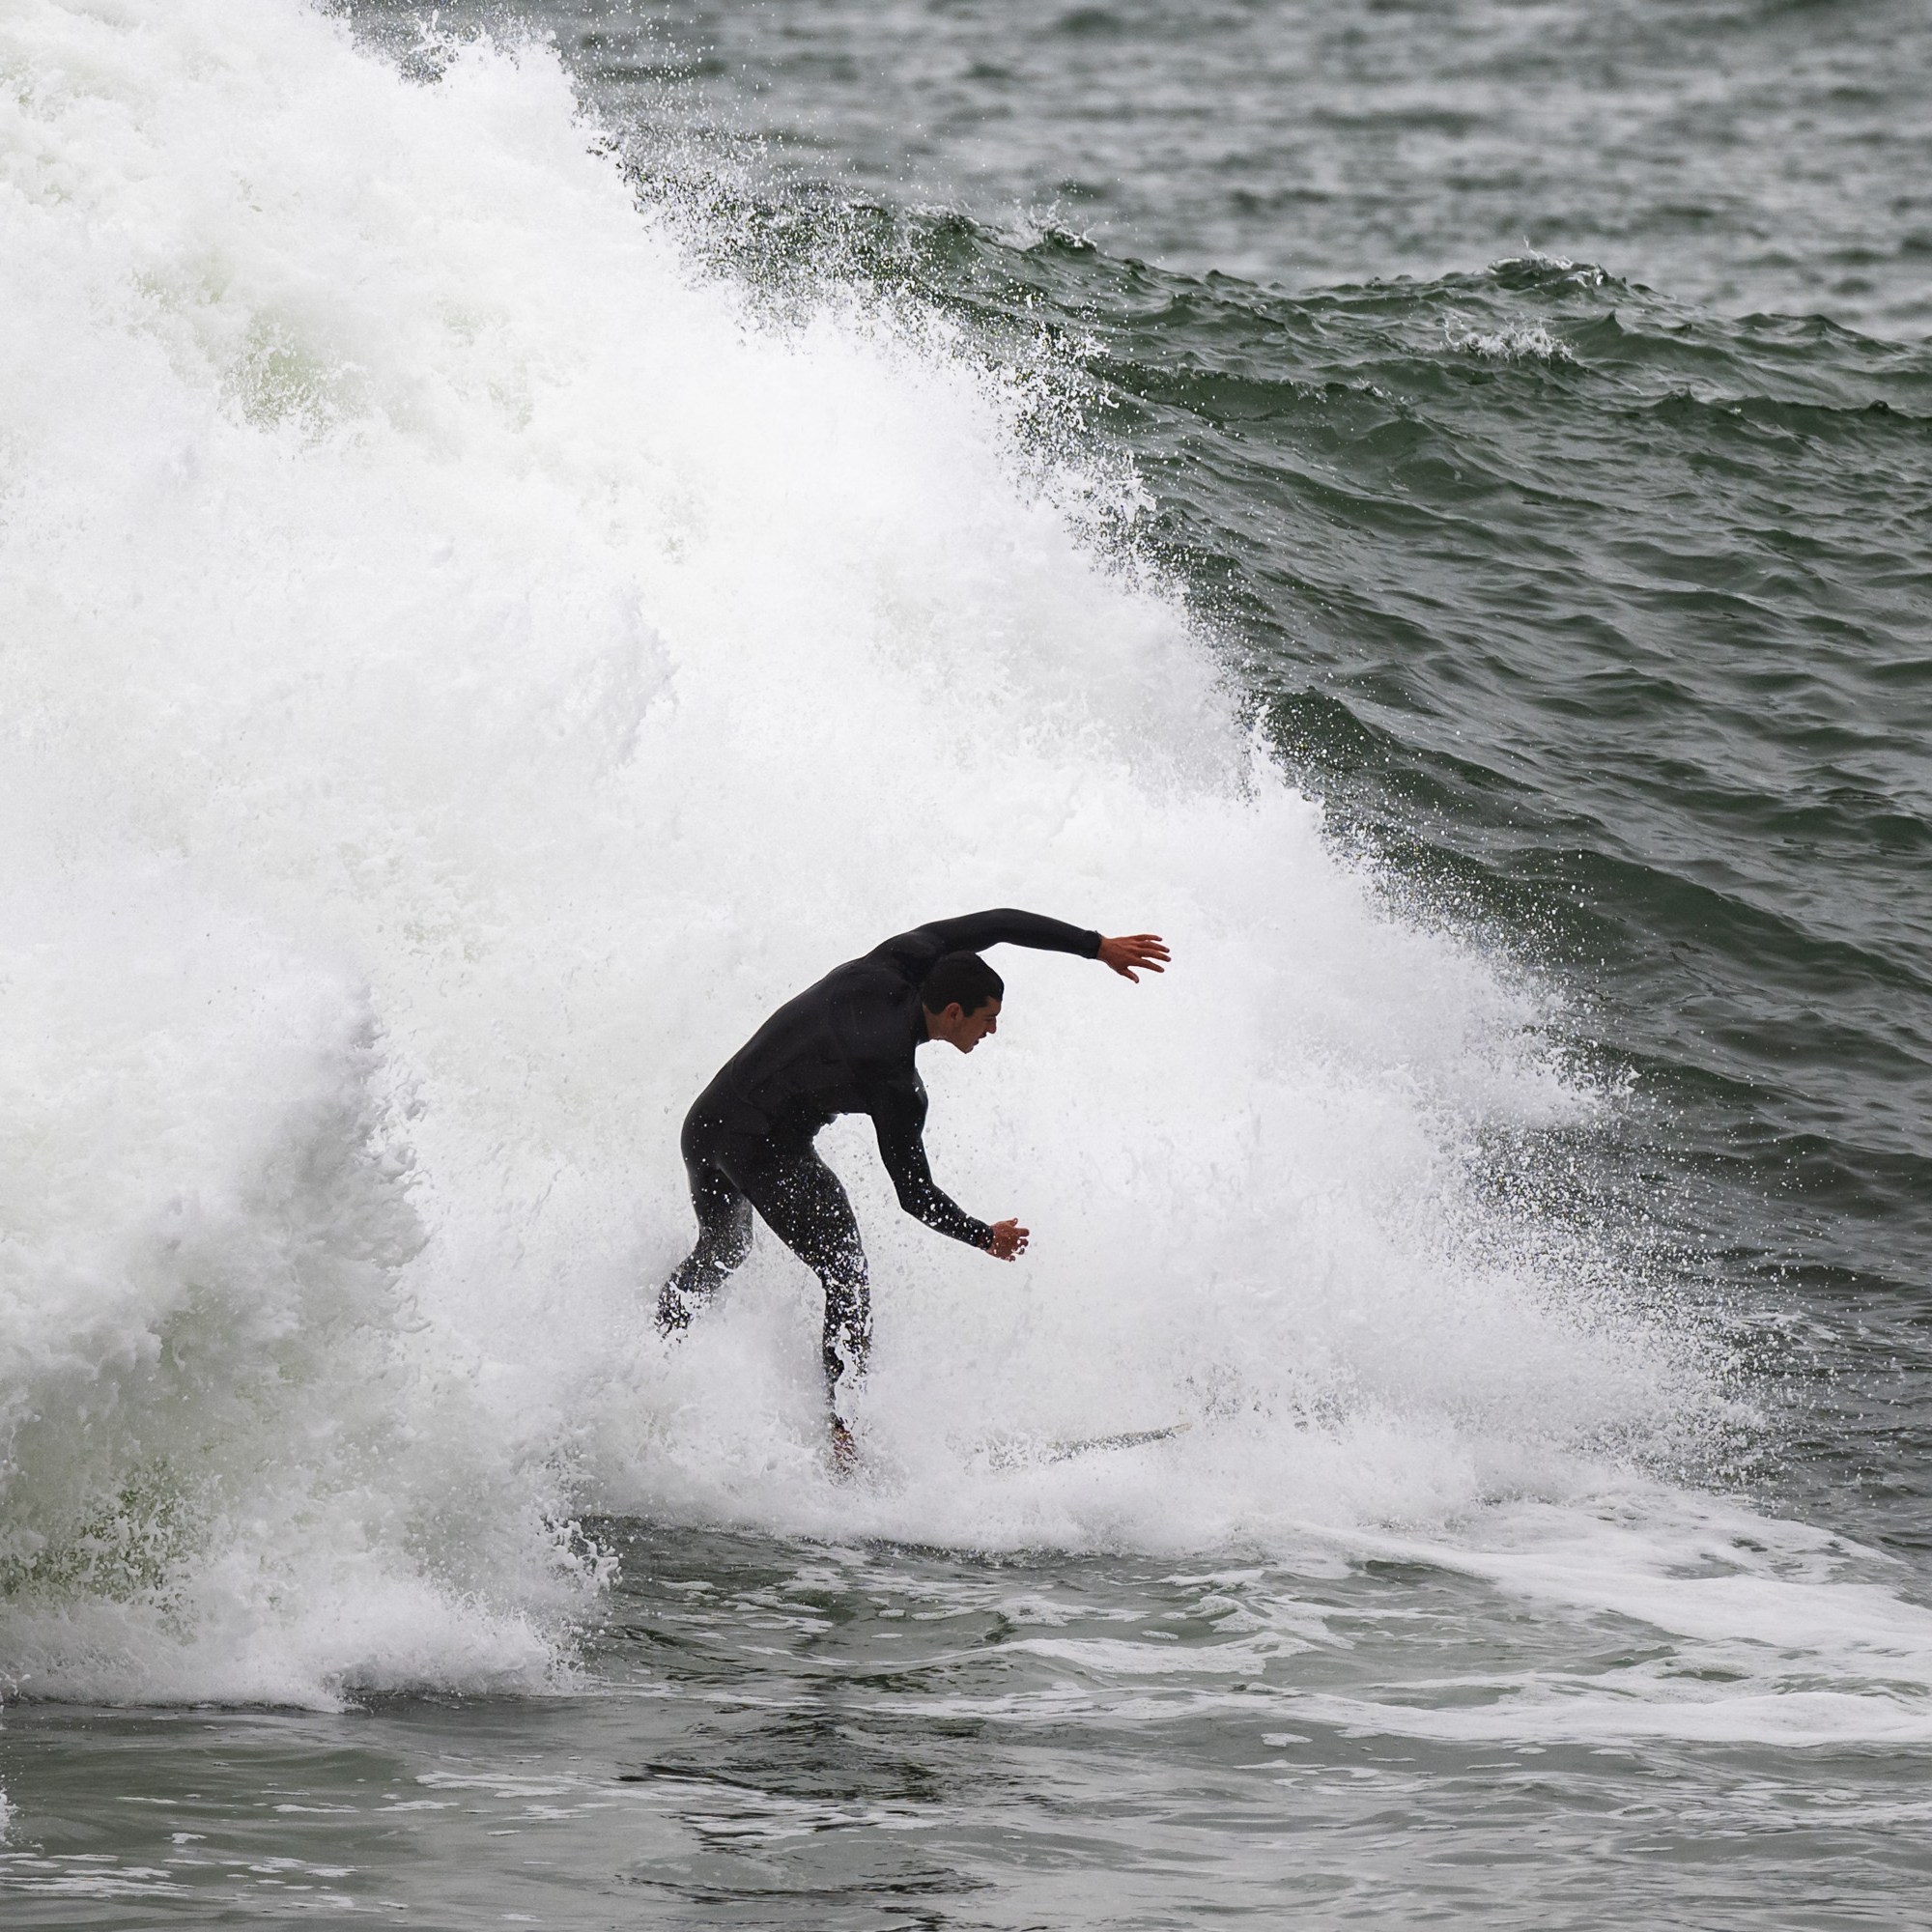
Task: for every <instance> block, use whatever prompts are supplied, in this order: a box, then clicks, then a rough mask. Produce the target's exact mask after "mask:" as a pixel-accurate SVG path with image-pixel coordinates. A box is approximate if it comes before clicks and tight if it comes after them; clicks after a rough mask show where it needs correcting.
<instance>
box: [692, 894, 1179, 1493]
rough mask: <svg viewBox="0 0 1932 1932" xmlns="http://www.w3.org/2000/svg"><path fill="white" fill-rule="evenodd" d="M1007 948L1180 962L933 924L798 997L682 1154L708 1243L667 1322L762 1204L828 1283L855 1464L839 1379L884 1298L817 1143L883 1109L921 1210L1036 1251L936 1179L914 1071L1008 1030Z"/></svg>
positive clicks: (715, 1093) (745, 1231) (911, 1201)
mask: <svg viewBox="0 0 1932 1932" xmlns="http://www.w3.org/2000/svg"><path fill="white" fill-rule="evenodd" d="M999 945H1009V946H1031V947H1036V948H1037V949H1039V950H1041V951H1044V952H1073V953H1078V954H1079V955H1080V956H1082V957H1083V958H1087V959H1098V960H1099V961H1100V963H1101V964H1102V965H1104V966H1110V967H1112V969H1113V970H1114V971H1115V972H1116V973H1119V974H1120V975H1121V976H1122V978H1123V979H1127V980H1138V978H1139V976H1140V971H1142V970H1144V971H1146V972H1150V973H1158V972H1160V971H1162V970H1163V967H1164V965H1165V963H1166V961H1167V959H1168V956H1169V955H1168V950H1167V948H1166V946H1165V945H1164V944H1163V943H1162V942H1161V940H1160V939H1158V938H1157V937H1156V936H1155V935H1154V934H1152V933H1151V932H1142V933H1135V934H1134V935H1132V936H1131V937H1129V938H1122V939H1103V938H1102V937H1101V936H1100V934H1099V933H1097V932H1087V931H1082V930H1081V928H1080V927H1078V926H1075V925H1065V924H1063V923H1061V922H1060V921H1059V920H1057V919H1044V918H1042V917H1041V916H1040V915H1039V914H1038V913H1031V912H1013V911H1009V910H1007V911H998V912H978V913H969V914H967V916H966V917H965V918H963V919H942V920H935V921H934V922H933V923H931V924H930V925H922V926H917V927H915V928H914V929H913V930H912V931H911V932H902V933H900V934H899V935H898V937H897V938H896V939H889V940H887V941H886V942H885V944H884V945H883V946H875V947H874V948H873V949H872V951H871V952H868V953H867V954H866V955H865V957H864V958H862V959H850V960H847V961H846V963H845V964H844V965H842V966H838V967H835V968H834V969H833V970H832V971H831V972H830V973H828V974H827V975H826V976H825V978H824V979H822V980H819V982H818V983H817V985H815V986H810V987H808V988H807V989H806V990H805V991H804V992H803V993H801V994H799V996H798V997H797V998H796V999H794V1000H788V1001H787V1002H786V1003H785V1004H784V1005H783V1006H781V1008H780V1009H778V1011H777V1012H775V1013H774V1014H773V1015H772V1016H771V1018H770V1019H768V1020H767V1021H766V1022H765V1023H764V1025H763V1026H761V1027H760V1028H759V1029H758V1030H757V1032H756V1033H754V1034H753V1036H752V1037H751V1038H750V1039H749V1040H747V1041H746V1042H745V1044H744V1045H743V1046H741V1047H740V1048H739V1049H738V1051H737V1052H736V1053H734V1054H733V1055H732V1056H731V1058H730V1059H729V1060H727V1061H726V1062H725V1065H723V1066H722V1067H721V1068H720V1069H719V1071H718V1073H717V1075H716V1076H715V1077H714V1078H713V1080H712V1082H711V1084H710V1086H708V1087H707V1088H705V1090H704V1092H703V1093H701V1094H699V1095H698V1096H697V1098H696V1100H695V1101H694V1102H693V1103H692V1108H691V1112H690V1113H689V1114H687V1115H686V1116H685V1122H684V1132H683V1135H682V1137H681V1140H680V1147H681V1149H682V1151H683V1153H684V1165H685V1171H686V1173H687V1174H688V1175H689V1176H690V1177H691V1201H692V1206H693V1207H694V1208H696V1210H697V1245H696V1247H695V1248H693V1249H692V1251H691V1254H690V1255H689V1257H688V1258H687V1259H686V1260H685V1261H684V1262H683V1263H682V1264H680V1265H679V1267H678V1268H677V1270H676V1272H675V1273H674V1274H672V1276H671V1277H670V1279H669V1280H668V1282H666V1283H665V1285H664V1290H663V1292H662V1293H660V1295H659V1296H658V1327H659V1329H660V1330H661V1331H662V1332H663V1333H664V1334H665V1335H667V1336H673V1335H676V1334H678V1333H680V1332H681V1331H682V1330H684V1329H685V1328H687V1327H689V1326H690V1324H691V1318H692V1316H693V1314H694V1313H696V1310H697V1309H698V1308H700V1307H702V1306H703V1304H704V1303H705V1302H707V1301H708V1300H710V1298H711V1297H712V1295H714V1294H715V1293H717V1292H718V1286H719V1284H720V1283H721V1282H722V1281H723V1280H724V1279H725V1276H726V1275H727V1274H729V1273H730V1272H731V1270H732V1269H733V1268H735V1267H736V1266H737V1265H738V1264H739V1263H740V1262H742V1261H743V1260H744V1259H745V1257H746V1255H747V1254H749V1253H750V1252H751V1246H752V1211H753V1208H755V1209H756V1210H757V1212H758V1214H759V1215H760V1217H761V1218H762V1219H763V1220H764V1222H765V1224H766V1226H767V1227H769V1228H770V1229H771V1230H772V1232H773V1233H774V1234H775V1235H777V1236H778V1237H779V1239H780V1240H781V1241H782V1242H783V1243H784V1244H785V1246H786V1247H788V1248H789V1249H790V1250H791V1251H792V1253H793V1254H795V1255H796V1256H798V1258H799V1260H801V1261H802V1262H804V1264H806V1266H807V1267H809V1268H810V1269H811V1271H812V1272H813V1273H814V1274H815V1275H817V1277H818V1279H819V1281H820V1282H821V1283H822V1284H823V1286H824V1289H825V1345H824V1357H825V1385H826V1391H827V1394H828V1396H829V1398H830V1401H831V1406H832V1448H833V1456H834V1459H835V1460H836V1461H837V1462H838V1464H839V1466H840V1467H841V1468H842V1467H846V1466H849V1464H850V1463H851V1461H852V1454H853V1450H852V1438H851V1435H850V1434H849V1433H848V1431H847V1430H846V1427H845V1423H844V1420H843V1418H842V1417H841V1415H840V1414H839V1406H838V1384H839V1381H840V1379H841V1378H843V1377H844V1376H845V1374H846V1372H847V1371H848V1370H849V1371H850V1372H851V1375H852V1378H853V1379H854V1380H856V1379H857V1378H859V1377H860V1376H861V1375H863V1374H864V1372H865V1367H866V1353H867V1347H868V1345H869V1343H870V1341H871V1332H872V1317H871V1303H870V1296H869V1293H868V1291H867V1275H866V1251H865V1249H864V1247H863V1246H861V1244H860V1240H859V1224H858V1223H857V1222H856V1221H855V1220H854V1219H853V1218H852V1204H851V1203H850V1202H849V1201H848V1200H847V1199H846V1198H845V1190H844V1188H843V1187H841V1186H840V1185H839V1182H838V1176H837V1175H835V1174H834V1173H833V1172H832V1170H831V1169H830V1168H829V1167H827V1166H826V1165H825V1163H824V1162H823V1161H822V1160H820V1159H819V1157H818V1154H817V1152H816V1151H815V1150H814V1149H813V1147H812V1141H813V1139H814V1137H815V1136H816V1135H817V1133H818V1130H819V1129H820V1128H821V1127H823V1126H824V1125H825V1124H826V1122H829V1121H830V1120H832V1119H833V1117H834V1116H835V1115H838V1114H869V1115H870V1116H871V1117H872V1125H873V1127H874V1129H875V1130H876V1131H877V1133H878V1137H879V1156H880V1158H881V1159H882V1160H883V1161H884V1162H885V1165H886V1172H887V1173H888V1174H890V1175H891V1176H892V1178H893V1185H894V1186H895V1188H896V1189H897V1190H898V1197H899V1206H900V1207H901V1208H904V1209H905V1210H906V1212H907V1213H908V1214H911V1215H913V1216H915V1217H916V1218H917V1219H919V1220H921V1221H923V1222H924V1223H925V1225H926V1226H927V1227H928V1228H933V1229H936V1230H938V1232H939V1233H940V1234H942V1235H950V1236H952V1238H953V1239H954V1240H955V1241H964V1242H966V1243H967V1244H968V1245H969V1246H971V1247H976V1248H982V1249H984V1250H985V1252H986V1253H987V1254H989V1255H991V1256H993V1257H994V1259H995V1260H998V1261H1003V1262H1009V1261H1011V1260H1012V1259H1013V1258H1014V1256H1016V1255H1019V1254H1022V1253H1024V1252H1025V1250H1026V1244H1027V1238H1028V1237H1027V1231H1026V1229H1024V1228H1022V1227H1021V1226H1020V1225H1019V1222H1018V1220H1017V1219H1016V1218H1014V1219H1008V1220H1005V1221H994V1222H991V1223H988V1222H985V1221H976V1220H975V1219H974V1218H973V1216H972V1215H970V1214H968V1213H967V1212H966V1211H965V1210H964V1209H963V1208H960V1207H958V1206H957V1205H956V1204H955V1203H954V1202H952V1200H950V1199H949V1198H948V1197H947V1196H946V1195H945V1194H943V1193H942V1192H941V1191H940V1189H939V1188H938V1187H937V1186H936V1185H935V1184H934V1182H933V1179H932V1172H931V1169H930V1168H928V1167H927V1165H926V1160H925V1143H924V1140H923V1133H924V1128H925V1086H924V1083H923V1081H922V1080H921V1079H920V1077H919V1069H918V1067H917V1066H915V1065H914V1064H913V1055H914V1053H915V1052H916V1051H917V1050H918V1049H919V1048H920V1047H922V1046H923V1045H924V1044H925V1043H926V1041H927V1040H932V1039H943V1040H945V1041H946V1042H947V1044H948V1045H950V1046H954V1047H957V1048H958V1050H959V1051H960V1052H961V1053H971V1052H972V1051H973V1049H974V1048H975V1047H976V1046H978V1045H979V1043H980V1040H982V1039H984V1038H985V1037H986V1036H987V1035H988V1034H990V1033H993V1032H995V1031H996V1030H997V1029H998V1026H999V1019H1000V1002H1001V999H1002V997H1003V996H1004V994H1005V991H1006V987H1005V984H1004V982H1003V981H1002V980H1001V979H1000V976H999V975H998V974H997V973H995V972H994V971H993V969H992V968H991V967H990V966H988V965H987V964H986V962H985V961H984V960H983V959H981V958H980V956H979V955H980V949H981V948H983V947H988V946H999ZM848 1387H849V1384H848Z"/></svg>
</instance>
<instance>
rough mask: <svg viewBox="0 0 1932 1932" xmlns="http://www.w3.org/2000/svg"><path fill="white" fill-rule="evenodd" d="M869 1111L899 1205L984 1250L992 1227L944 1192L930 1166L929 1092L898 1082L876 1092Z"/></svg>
mask: <svg viewBox="0 0 1932 1932" xmlns="http://www.w3.org/2000/svg"><path fill="white" fill-rule="evenodd" d="M870 1111H871V1116H872V1126H873V1128H874V1130H875V1131H876V1132H877V1134H878V1136H879V1158H880V1159H881V1160H882V1161H884V1162H885V1164H886V1172H887V1173H888V1174H890V1175H891V1176H892V1178H893V1186H894V1187H895V1189H896V1190H897V1192H898V1197H899V1206H900V1207H901V1208H904V1209H905V1210H906V1212H907V1213H908V1214H910V1215H911V1216H912V1217H913V1219H914V1220H916V1221H923V1222H924V1223H925V1225H926V1226H927V1227H928V1228H931V1229H932V1230H934V1231H935V1232H936V1233H938V1234H941V1235H950V1236H952V1238H953V1239H954V1240H955V1241H964V1242H965V1243H966V1245H967V1246H968V1247H971V1248H983V1247H984V1246H985V1245H986V1241H987V1239H988V1237H989V1236H991V1234H992V1232H993V1231H992V1229H991V1228H989V1227H988V1226H987V1225H986V1223H985V1222H984V1221H976V1220H975V1219H974V1218H973V1216H972V1215H970V1214H969V1213H967V1212H966V1210H965V1209H964V1208H961V1207H960V1206H959V1205H958V1203H957V1202H955V1201H953V1200H952V1197H951V1196H949V1195H947V1194H945V1193H942V1192H941V1191H940V1189H939V1187H938V1186H937V1185H936V1184H935V1183H934V1181H933V1179H932V1169H931V1168H930V1167H928V1166H927V1165H926V1159H925V1095H924V1094H923V1092H922V1091H921V1090H919V1089H918V1088H915V1087H903V1086H900V1085H899V1084H898V1083H897V1082H894V1083H893V1084H891V1085H890V1086H886V1087H882V1088H881V1089H879V1090H878V1091H877V1092H876V1093H875V1094H873V1095H872V1106H871V1110H870Z"/></svg>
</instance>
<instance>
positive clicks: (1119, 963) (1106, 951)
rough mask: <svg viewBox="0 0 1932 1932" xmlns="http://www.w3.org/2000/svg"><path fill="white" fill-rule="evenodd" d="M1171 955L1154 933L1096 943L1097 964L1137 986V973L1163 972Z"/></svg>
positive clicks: (1162, 940)
mask: <svg viewBox="0 0 1932 1932" xmlns="http://www.w3.org/2000/svg"><path fill="white" fill-rule="evenodd" d="M1172 957H1173V954H1172V953H1170V952H1168V950H1167V941H1166V940H1164V939H1163V938H1162V937H1161V936H1160V934H1159V933H1157V932H1134V933H1129V934H1127V935H1126V937H1124V938H1122V939H1103V940H1101V942H1100V964H1101V965H1102V966H1111V967H1112V968H1113V969H1114V971H1115V972H1116V973H1118V974H1119V975H1120V976H1121V978H1122V979H1123V980H1134V981H1135V982H1137V983H1138V981H1139V980H1140V977H1141V975H1140V973H1136V972H1135V971H1134V968H1135V967H1136V966H1138V967H1139V968H1140V969H1141V973H1164V972H1166V971H1167V962H1168V960H1169V959H1170V958H1172Z"/></svg>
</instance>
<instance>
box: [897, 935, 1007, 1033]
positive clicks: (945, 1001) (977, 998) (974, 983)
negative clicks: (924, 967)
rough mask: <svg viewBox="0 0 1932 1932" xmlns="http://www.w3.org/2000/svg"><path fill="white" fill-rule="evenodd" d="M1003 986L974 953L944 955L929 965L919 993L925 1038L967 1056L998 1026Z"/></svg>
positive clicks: (949, 953) (994, 1031)
mask: <svg viewBox="0 0 1932 1932" xmlns="http://www.w3.org/2000/svg"><path fill="white" fill-rule="evenodd" d="M1006 990H1007V982H1006V981H1005V980H1002V979H1001V978H1000V976H999V975H998V974H997V973H995V972H994V971H993V969H992V968H991V967H990V966H988V965H987V964H986V962H985V961H984V960H983V959H981V958H980V955H979V954H978V953H977V952H948V953H945V954H943V955H942V956H941V957H940V958H939V959H937V960H935V961H934V962H933V967H932V971H931V972H929V973H928V974H927V975H926V976H925V979H924V980H923V981H922V983H921V985H920V989H919V999H920V1005H921V1006H922V1007H923V1009H925V1037H926V1038H927V1039H943V1040H944V1041H945V1042H946V1043H947V1045H949V1046H956V1047H957V1048H958V1049H959V1051H960V1052H961V1053H971V1052H972V1051H973V1049H974V1048H975V1047H976V1046H978V1045H979V1044H980V1041H981V1040H982V1039H984V1038H985V1037H986V1036H987V1035H988V1034H989V1033H996V1032H997V1031H998V1030H999V1025H1000V1002H1001V1000H1002V999H1003V998H1004V996H1005V994H1006Z"/></svg>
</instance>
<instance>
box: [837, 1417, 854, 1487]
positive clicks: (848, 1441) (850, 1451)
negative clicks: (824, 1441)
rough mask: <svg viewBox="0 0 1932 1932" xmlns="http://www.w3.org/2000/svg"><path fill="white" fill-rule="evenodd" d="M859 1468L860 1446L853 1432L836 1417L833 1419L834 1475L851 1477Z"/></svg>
mask: <svg viewBox="0 0 1932 1932" xmlns="http://www.w3.org/2000/svg"><path fill="white" fill-rule="evenodd" d="M858 1466H859V1445H858V1444H857V1443H856V1442H854V1441H853V1440H852V1432H851V1431H850V1430H849V1429H847V1428H846V1427H845V1425H844V1424H843V1423H842V1422H840V1421H839V1419H838V1417H837V1416H836V1415H835V1416H834V1417H833V1418H832V1473H833V1474H834V1475H835V1476H849V1475H850V1474H851V1473H852V1472H853V1470H854V1469H856V1468H857V1467H858Z"/></svg>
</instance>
